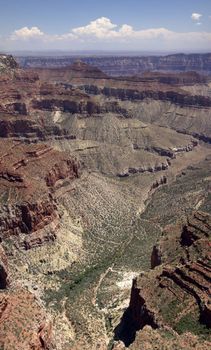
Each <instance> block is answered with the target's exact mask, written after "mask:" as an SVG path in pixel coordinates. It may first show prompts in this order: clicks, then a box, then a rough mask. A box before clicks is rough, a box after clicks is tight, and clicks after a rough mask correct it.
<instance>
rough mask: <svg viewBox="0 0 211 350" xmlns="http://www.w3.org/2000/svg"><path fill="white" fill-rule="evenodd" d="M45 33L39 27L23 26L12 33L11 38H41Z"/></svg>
mask: <svg viewBox="0 0 211 350" xmlns="http://www.w3.org/2000/svg"><path fill="white" fill-rule="evenodd" d="M43 35H44V33H43V32H42V31H41V30H40V29H39V28H38V27H31V28H28V27H23V28H21V29H17V30H15V31H14V32H13V33H12V35H11V39H12V40H17V39H23V40H27V39H33V38H39V37H41V36H43Z"/></svg>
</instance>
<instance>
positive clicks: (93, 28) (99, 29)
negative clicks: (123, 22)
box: [72, 17, 117, 38]
mask: <svg viewBox="0 0 211 350" xmlns="http://www.w3.org/2000/svg"><path fill="white" fill-rule="evenodd" d="M116 27H117V25H116V24H113V23H112V22H111V20H110V19H109V18H106V17H101V18H98V19H96V20H95V21H91V22H90V23H89V24H88V25H86V26H84V27H78V28H74V29H73V30H72V32H73V33H74V34H76V35H78V36H96V37H97V38H102V37H106V36H107V35H108V34H109V35H112V33H115V32H114V31H113V29H114V28H116Z"/></svg>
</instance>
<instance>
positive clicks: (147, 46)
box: [0, 0, 211, 52]
mask: <svg viewBox="0 0 211 350" xmlns="http://www.w3.org/2000/svg"><path fill="white" fill-rule="evenodd" d="M0 50H1V51H16V50H30V51H31V50H33V51H43V50H64V51H75V50H115V51H117V50H124V51H178V52H181V51H184V52H185V51H190V52H191V51H195V52H199V51H209V52H211V0H0Z"/></svg>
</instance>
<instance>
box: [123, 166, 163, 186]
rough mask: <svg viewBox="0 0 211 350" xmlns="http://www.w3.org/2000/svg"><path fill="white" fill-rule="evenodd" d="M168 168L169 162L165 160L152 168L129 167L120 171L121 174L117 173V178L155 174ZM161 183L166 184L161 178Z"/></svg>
mask: <svg viewBox="0 0 211 350" xmlns="http://www.w3.org/2000/svg"><path fill="white" fill-rule="evenodd" d="M168 167H169V162H168V161H167V160H166V162H163V163H161V164H156V165H154V166H139V167H137V168H135V167H133V168H132V167H130V168H128V169H126V170H124V171H122V172H121V173H118V174H117V176H118V177H127V176H130V175H134V174H142V173H146V172H148V173H156V172H158V171H162V170H167V169H168ZM161 183H163V184H164V183H166V178H165V177H164V178H162V180H161ZM158 185H159V184H158Z"/></svg>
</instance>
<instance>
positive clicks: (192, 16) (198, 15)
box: [191, 12, 202, 22]
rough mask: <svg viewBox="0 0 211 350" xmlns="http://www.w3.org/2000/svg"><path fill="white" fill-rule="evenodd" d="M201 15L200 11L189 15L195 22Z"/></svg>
mask: <svg viewBox="0 0 211 350" xmlns="http://www.w3.org/2000/svg"><path fill="white" fill-rule="evenodd" d="M201 17H202V14H201V13H197V12H194V13H192V15H191V18H192V20H193V21H197V22H199V20H200V18H201Z"/></svg>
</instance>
